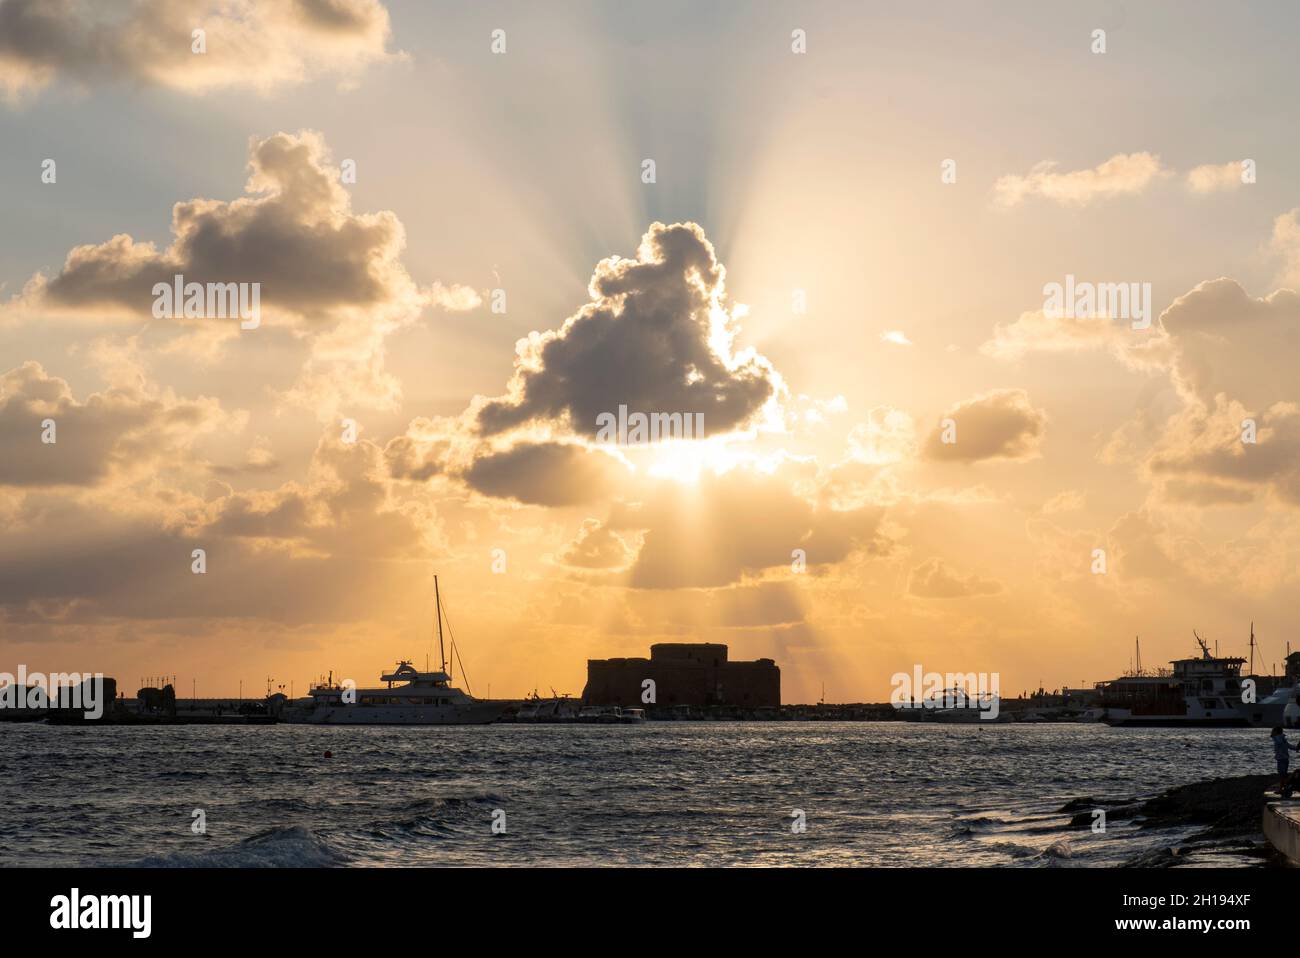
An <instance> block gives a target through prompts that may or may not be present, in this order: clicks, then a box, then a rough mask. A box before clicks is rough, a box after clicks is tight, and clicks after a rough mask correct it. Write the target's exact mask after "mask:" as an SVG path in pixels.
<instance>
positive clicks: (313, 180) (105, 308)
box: [22, 130, 423, 327]
mask: <svg viewBox="0 0 1300 958" xmlns="http://www.w3.org/2000/svg"><path fill="white" fill-rule="evenodd" d="M248 165H249V171H250V174H249V178H248V183H247V185H246V186H245V190H246V191H247V192H248V193H249V194H250V195H248V196H245V197H242V198H240V199H237V200H233V201H231V202H225V201H222V200H206V199H194V200H187V201H183V202H180V203H177V204H176V205H175V206H174V207H173V208H172V227H171V229H172V236H173V239H172V243H171V245H170V246H168V247H167V248H166V249H164V250H162V251H159V250H158V249H157V248H156V247H155V246H154V244H153V243H149V242H136V241H135V240H134V239H132V238H131V237H130V236H128V235H126V234H119V235H117V236H114V237H113V238H112V239H110V240H108V241H107V242H105V243H99V244H92V245H86V246H78V247H76V248H74V249H73V250H72V251H71V252H70V253H69V254H68V257H67V260H66V261H65V262H64V265H63V268H62V269H61V270H60V271H59V272H58V273H57V274H56V275H55V276H53V277H52V278H49V279H47V278H46V277H45V276H44V275H42V274H37V275H36V276H35V277H33V278H32V280H30V281H29V282H28V284H27V286H26V288H25V289H24V292H23V296H22V299H23V300H24V301H25V304H26V305H27V306H28V307H29V308H33V309H43V310H46V311H49V312H54V313H63V312H72V313H91V314H94V315H102V314H103V313H105V312H115V313H119V314H125V315H129V316H132V317H150V316H151V315H152V311H153V305H154V300H155V295H154V292H153V287H154V285H155V284H156V283H163V284H165V285H168V286H170V285H171V284H172V282H173V278H174V277H175V275H176V274H178V273H179V274H182V275H184V277H185V281H186V282H187V283H189V282H196V283H232V282H238V283H260V284H261V305H262V308H263V309H270V310H271V311H272V312H274V313H276V314H285V315H288V316H289V317H291V318H292V319H294V320H296V321H300V322H301V323H303V324H305V325H307V326H309V327H311V326H317V327H319V326H322V325H334V324H336V323H337V322H339V321H340V320H341V319H343V318H346V317H347V316H349V315H354V314H355V313H357V312H359V311H363V310H365V311H372V310H376V309H380V308H389V309H399V310H411V309H415V310H418V308H419V306H420V305H421V304H422V299H423V296H422V294H421V292H420V291H419V290H418V289H417V288H416V286H415V283H414V282H413V281H412V280H411V278H410V276H409V275H408V274H407V272H406V269H405V267H403V266H402V265H401V263H400V262H399V259H398V257H399V256H400V254H401V252H402V248H403V247H404V246H405V243H406V236H405V231H404V230H403V228H402V224H401V223H400V222H399V221H398V219H397V217H396V216H395V215H394V214H393V213H390V212H382V213H366V214H358V213H353V212H352V208H351V207H352V201H351V197H350V196H349V195H348V192H347V190H345V189H344V188H343V186H342V184H341V183H340V182H339V177H338V171H337V170H336V169H335V168H334V167H333V166H332V165H331V162H330V157H329V151H328V148H327V147H326V145H325V141H324V139H323V138H322V137H321V135H320V134H319V133H316V132H314V131H311V130H304V131H301V132H299V133H297V134H290V133H277V134H275V135H274V136H269V137H266V138H265V139H261V140H258V139H253V140H252V141H251V142H250V147H249V164H248ZM201 322H202V323H218V322H227V321H226V320H220V319H204V320H201Z"/></svg>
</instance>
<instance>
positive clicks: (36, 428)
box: [0, 361, 243, 486]
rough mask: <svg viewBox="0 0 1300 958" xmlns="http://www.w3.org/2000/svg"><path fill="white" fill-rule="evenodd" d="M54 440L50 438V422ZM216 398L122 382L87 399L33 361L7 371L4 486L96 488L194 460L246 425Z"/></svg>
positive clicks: (1, 457)
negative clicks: (201, 447) (214, 439)
mask: <svg viewBox="0 0 1300 958" xmlns="http://www.w3.org/2000/svg"><path fill="white" fill-rule="evenodd" d="M47 419H48V420H53V421H54V439H55V441H54V442H53V443H45V442H42V438H41V437H42V433H43V431H44V426H43V425H42V424H43V423H44V422H45V421H46V420H47ZM242 426H243V418H242V417H240V416H232V415H228V414H226V413H225V412H223V411H222V409H221V406H220V404H219V403H218V402H217V401H216V400H215V399H208V398H204V397H200V398H198V399H182V398H179V397H177V396H176V395H175V394H174V393H173V392H171V390H158V389H150V388H145V387H135V388H133V387H126V386H114V387H112V388H109V389H107V390H105V391H103V392H99V393H94V394H92V395H90V396H88V397H87V398H86V399H85V400H84V401H78V400H77V399H76V397H75V396H73V393H72V389H71V387H69V385H68V384H67V382H65V381H64V380H62V379H59V378H57V377H55V376H51V375H49V374H48V373H47V372H46V371H45V369H44V368H43V367H42V366H41V365H40V363H37V362H33V361H28V362H25V363H23V364H22V365H21V366H19V367H17V368H16V369H11V370H10V371H9V372H7V373H5V374H4V375H3V376H0V486H4V485H11V486H60V485H69V486H94V485H99V484H102V483H106V482H109V481H121V480H126V479H129V478H132V477H137V476H140V475H146V474H148V473H150V472H151V471H153V470H160V469H166V468H175V467H180V466H182V465H183V464H184V463H185V461H193V457H192V455H191V451H192V446H193V443H194V442H195V440H196V439H198V438H199V437H201V436H204V435H207V434H210V433H213V432H215V431H217V430H219V429H229V430H232V431H234V430H238V429H240V428H242Z"/></svg>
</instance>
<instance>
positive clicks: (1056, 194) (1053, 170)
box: [993, 153, 1169, 208]
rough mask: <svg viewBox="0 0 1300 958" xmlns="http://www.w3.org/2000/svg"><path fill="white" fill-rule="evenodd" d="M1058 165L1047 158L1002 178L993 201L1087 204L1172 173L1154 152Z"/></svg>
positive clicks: (1137, 189)
mask: <svg viewBox="0 0 1300 958" xmlns="http://www.w3.org/2000/svg"><path fill="white" fill-rule="evenodd" d="M1058 166H1059V164H1058V163H1056V162H1055V161H1053V160H1044V161H1043V162H1041V163H1037V164H1035V165H1034V167H1033V168H1032V169H1031V170H1030V171H1029V172H1028V173H1027V174H1026V175H1024V176H1020V175H1017V174H1009V175H1007V176H1003V177H1000V178H999V179H998V181H997V182H996V183H995V184H994V186H993V192H994V202H995V203H996V204H997V205H998V206H1001V207H1005V208H1009V207H1013V206H1019V205H1020V204H1021V203H1023V202H1024V201H1025V200H1027V199H1031V198H1033V197H1041V198H1042V199H1046V200H1051V201H1052V202H1054V203H1060V204H1061V205H1063V206H1076V207H1079V206H1087V205H1088V204H1089V203H1091V202H1093V201H1094V200H1097V199H1105V198H1109V197H1113V196H1125V195H1134V194H1137V193H1141V192H1142V191H1143V190H1145V189H1146V188H1147V187H1148V186H1149V185H1151V183H1153V182H1155V181H1156V180H1157V179H1159V178H1161V177H1163V176H1167V175H1169V171H1168V170H1166V169H1165V168H1164V167H1163V166H1162V165H1161V163H1160V158H1159V157H1158V156H1154V155H1152V154H1151V153H1116V154H1115V155H1114V156H1112V157H1111V158H1110V159H1108V160H1106V161H1105V162H1104V163H1100V164H1098V165H1097V166H1095V167H1093V168H1092V169H1090V170H1071V171H1069V172H1058V170H1057V168H1058Z"/></svg>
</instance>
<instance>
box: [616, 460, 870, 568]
mask: <svg viewBox="0 0 1300 958" xmlns="http://www.w3.org/2000/svg"><path fill="white" fill-rule="evenodd" d="M791 486H792V482H791V477H790V476H788V475H782V474H781V473H780V472H778V473H774V474H764V473H762V472H759V471H756V470H751V469H745V468H737V469H733V470H731V471H729V472H726V473H723V474H722V475H714V474H710V473H705V474H703V475H702V476H701V478H700V481H699V484H698V486H693V487H683V486H681V485H679V484H677V483H671V482H664V483H660V484H658V485H657V486H656V487H655V488H654V489H653V491H652V492H651V493H650V494H649V495H647V496H646V497H645V498H644V500H643V501H640V502H636V503H618V504H616V505H615V507H614V509H613V510H612V512H611V515H610V518H609V520H608V522H607V523H606V525H607V526H608V527H609V528H610V529H613V530H616V531H620V532H623V531H628V532H640V533H642V534H643V536H644V538H643V542H642V546H641V550H640V552H639V553H638V554H637V558H636V562H635V563H634V564H633V566H632V570H631V574H630V576H629V580H628V584H629V585H631V586H632V587H633V588H638V589H676V588H712V587H717V586H723V585H729V584H731V583H734V582H738V581H740V580H741V579H742V578H743V577H744V576H746V575H755V574H758V573H760V572H762V571H763V570H767V569H775V568H778V567H784V568H786V569H789V568H790V565H791V562H792V561H793V558H794V557H793V550H795V549H802V550H804V552H805V554H806V557H807V563H808V568H809V569H810V570H812V569H815V568H818V567H824V566H827V565H831V564H834V563H837V562H840V561H841V560H843V559H845V558H847V557H848V556H849V555H851V554H853V553H854V552H858V551H867V552H872V553H883V552H885V551H887V550H888V548H889V543H888V542H887V541H886V540H885V539H884V538H883V537H882V536H881V535H880V523H881V520H882V519H883V517H884V510H883V509H881V508H878V507H871V506H868V507H863V508H860V509H853V510H836V509H832V508H829V507H828V506H825V505H818V504H814V503H811V502H809V501H808V500H807V499H805V498H803V497H802V496H800V495H798V494H797V493H795V492H794V491H793V489H792V488H791Z"/></svg>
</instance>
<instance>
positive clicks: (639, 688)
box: [582, 642, 781, 710]
mask: <svg viewBox="0 0 1300 958" xmlns="http://www.w3.org/2000/svg"><path fill="white" fill-rule="evenodd" d="M647 683H650V684H647ZM582 703H583V705H618V706H621V707H623V708H644V709H647V710H649V709H655V708H658V709H671V708H674V707H687V706H689V707H691V708H700V709H704V708H715V707H730V708H744V709H755V708H772V709H775V708H780V706H781V670H780V669H779V668H778V667H777V664H776V662H774V661H773V660H772V659H757V660H755V661H752V662H732V661H729V660H728V658H727V647H726V646H725V645H721V644H718V643H712V642H698V643H687V642H682V643H676V642H661V643H658V644H656V645H652V646H650V658H648V659H643V658H628V659H588V660H587V685H586V688H584V689H583V690H582Z"/></svg>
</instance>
